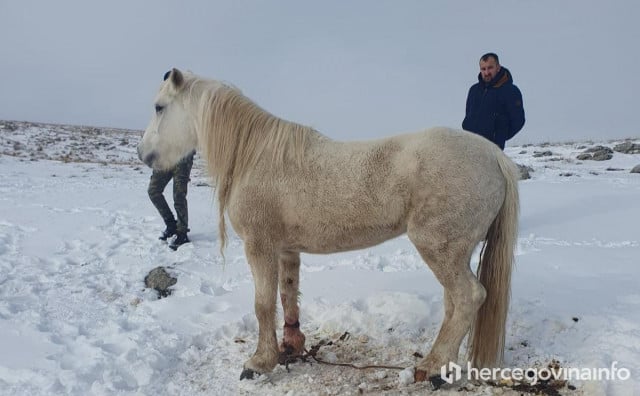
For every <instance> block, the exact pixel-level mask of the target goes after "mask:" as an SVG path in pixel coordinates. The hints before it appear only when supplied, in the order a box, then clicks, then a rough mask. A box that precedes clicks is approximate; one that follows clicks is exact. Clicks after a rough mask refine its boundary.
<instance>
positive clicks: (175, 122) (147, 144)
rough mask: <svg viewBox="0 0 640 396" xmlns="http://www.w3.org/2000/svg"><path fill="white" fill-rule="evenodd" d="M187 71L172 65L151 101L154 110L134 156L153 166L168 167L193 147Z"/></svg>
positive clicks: (193, 133) (194, 133) (195, 138)
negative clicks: (152, 101) (153, 99)
mask: <svg viewBox="0 0 640 396" xmlns="http://www.w3.org/2000/svg"><path fill="white" fill-rule="evenodd" d="M190 78H192V77H191V75H189V74H187V75H185V74H183V73H182V72H181V71H180V70H178V69H172V70H171V71H169V72H167V73H166V74H165V75H164V81H163V82H162V84H161V85H160V90H159V91H158V94H157V95H156V98H155V101H154V114H153V116H152V117H151V121H150V122H149V125H148V126H147V129H146V130H145V131H144V135H143V136H142V140H141V141H140V144H138V157H140V160H142V161H143V162H144V163H145V164H147V165H149V166H150V167H152V168H154V169H161V170H166V169H171V168H172V167H173V166H175V165H176V164H177V163H178V161H180V160H181V159H182V158H184V157H185V156H186V155H188V154H189V153H191V152H192V151H193V150H195V149H196V146H197V144H198V138H197V135H196V128H195V116H194V114H193V111H192V109H190V106H188V104H189V101H188V98H187V96H188V91H189V89H188V88H187V85H189V84H188V82H189V79H190Z"/></svg>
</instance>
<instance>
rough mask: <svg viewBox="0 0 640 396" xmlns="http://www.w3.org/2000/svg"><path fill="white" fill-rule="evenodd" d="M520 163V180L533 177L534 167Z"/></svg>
mask: <svg viewBox="0 0 640 396" xmlns="http://www.w3.org/2000/svg"><path fill="white" fill-rule="evenodd" d="M516 165H518V170H519V171H520V179H519V180H527V179H531V174H530V173H531V172H533V168H532V167H530V166H526V165H520V164H516Z"/></svg>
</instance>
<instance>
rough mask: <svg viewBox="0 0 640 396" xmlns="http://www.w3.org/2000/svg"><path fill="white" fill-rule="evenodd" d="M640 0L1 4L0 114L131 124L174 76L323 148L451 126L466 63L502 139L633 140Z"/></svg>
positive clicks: (465, 81)
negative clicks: (299, 129)
mask: <svg viewBox="0 0 640 396" xmlns="http://www.w3.org/2000/svg"><path fill="white" fill-rule="evenodd" d="M639 21H640V1H637V0H625V1H610V2H605V1H602V0H601V1H598V2H595V1H585V0H567V1H564V0H512V1H507V0H502V1H499V0H494V1H491V0H489V1H445V0H442V1H399V0H388V1H386V0H385V1H378V0H376V1H365V0H361V1H344V0H324V1H301V0H286V1H284V0H283V1H277V0H273V1H266V0H264V1H238V0H228V1H211V0H202V1H191V2H189V1H183V2H177V1H175V0H174V1H165V0H154V1H147V0H145V1H135V0H126V1H124V0H110V1H88V0H76V1H70V0H59V1H45V0H41V1H34V0H15V1H13V0H1V1H0V51H1V53H0V75H1V76H2V78H1V88H0V119H9V120H28V121H43V122H54V123H68V124H85V125H95V126H110V127H122V128H132V129H143V128H144V127H145V126H146V124H147V122H148V120H149V117H150V115H151V112H152V108H153V103H152V100H153V96H154V95H155V93H156V90H157V88H158V85H159V83H160V81H161V79H162V76H163V74H164V72H166V71H167V70H168V69H170V68H171V67H178V68H182V69H187V70H191V71H193V72H195V73H197V74H200V75H203V76H206V77H211V78H215V79H218V80H223V81H227V82H230V83H232V84H234V85H235V86H237V87H238V88H240V89H241V90H242V91H243V92H244V93H245V94H246V95H247V96H249V97H250V98H252V99H253V100H254V101H256V102H257V103H258V104H259V105H260V106H262V107H263V108H265V109H266V110H268V111H270V112H271V113H273V114H275V115H277V116H280V117H282V118H286V119H289V120H292V121H296V122H299V123H301V124H305V125H310V126H313V127H314V128H316V129H318V130H319V131H320V132H322V133H324V134H325V135H328V136H330V137H332V138H335V139H343V140H354V139H368V138H377V137H382V136H386V135H392V134H397V133H401V132H410V131H416V130H419V129H422V128H426V127H431V126H436V125H446V126H453V127H457V128H459V127H460V125H461V122H462V118H463V117H464V106H465V99H466V94H467V91H468V89H469V87H470V85H471V84H473V83H475V82H476V81H477V74H478V58H479V57H480V55H482V54H483V53H485V52H489V51H493V52H497V53H498V55H500V60H501V63H502V65H503V66H506V67H507V68H509V70H510V71H511V72H512V74H513V77H514V82H515V84H516V85H518V86H519V87H520V89H521V91H522V93H523V97H524V106H525V112H526V117H527V123H526V125H525V127H524V129H523V130H522V132H521V133H520V134H519V135H518V136H517V137H516V140H514V141H513V142H543V141H565V140H570V139H583V138H620V137H638V136H640V128H639V127H638V113H640V100H639V99H638V92H640V72H639V68H640V50H639V48H640V47H639V45H638V43H637V41H638V40H639V39H640V23H639Z"/></svg>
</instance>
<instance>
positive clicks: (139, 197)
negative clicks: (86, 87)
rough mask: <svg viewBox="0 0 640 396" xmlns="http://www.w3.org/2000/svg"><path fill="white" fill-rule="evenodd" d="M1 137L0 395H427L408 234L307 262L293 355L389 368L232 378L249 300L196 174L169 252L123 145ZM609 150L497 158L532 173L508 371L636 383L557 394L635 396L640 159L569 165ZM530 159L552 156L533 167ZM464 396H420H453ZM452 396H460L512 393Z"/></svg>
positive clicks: (105, 137) (433, 308)
mask: <svg viewBox="0 0 640 396" xmlns="http://www.w3.org/2000/svg"><path fill="white" fill-rule="evenodd" d="M0 124H2V123H1V122H0ZM7 125H8V124H6V123H5V124H2V125H0V138H1V142H0V152H1V153H2V155H0V174H2V178H0V393H1V394H3V395H24V394H29V395H45V394H46V395H49V394H65V395H66V394H70V395H87V394H94V395H102V394H105V395H106V394H114V393H119V394H124V395H134V394H168V395H197V394H201V395H223V394H267V395H268V394H274V395H276V394H277V395H283V394H285V395H307V394H317V395H325V394H327V395H331V394H359V393H360V392H364V393H377V394H425V393H429V392H430V391H431V387H430V385H429V384H414V383H413V381H412V379H413V370H412V367H413V365H414V364H415V363H416V361H417V358H416V357H414V353H416V352H419V353H422V354H425V353H426V352H427V351H428V348H429V347H430V345H431V344H432V342H433V340H434V339H435V336H436V334H437V331H438V328H439V325H440V321H441V319H442V316H443V306H442V288H441V287H440V285H439V284H438V282H437V281H436V280H435V278H434V277H433V274H432V273H431V272H430V271H429V270H428V268H427V267H426V265H425V264H424V263H423V262H422V260H421V259H420V258H419V256H418V255H417V253H416V251H415V250H414V249H413V247H412V245H411V243H410V242H409V241H408V239H407V238H406V237H400V238H397V239H395V240H392V241H389V242H386V243H384V244H382V245H379V246H376V247H373V248H371V249H367V250H362V251H354V252H347V253H341V254H334V255H326V256H321V255H303V256H302V269H301V292H302V296H301V320H300V322H301V328H302V330H303V332H304V333H305V334H306V336H307V348H310V347H311V346H313V345H316V344H318V343H320V342H325V343H328V342H330V344H331V345H325V346H323V347H321V348H320V349H319V353H318V357H319V358H322V359H323V360H326V361H329V362H336V363H351V364H355V365H360V366H362V365H390V366H398V367H400V368H402V369H404V370H401V369H398V370H393V369H380V368H375V369H367V370H357V369H354V368H349V367H337V366H330V365H324V364H318V363H313V364H312V363H310V362H308V363H294V364H291V365H289V367H288V370H287V369H286V368H285V367H284V366H279V367H277V368H276V369H275V370H274V371H273V373H270V374H268V375H262V376H260V377H259V378H258V379H256V380H253V381H246V380H245V381H239V375H240V372H241V370H242V364H243V362H244V361H245V360H246V359H248V358H249V357H250V355H251V353H253V351H254V348H255V345H256V340H257V321H256V319H255V317H254V315H253V283H252V279H251V275H250V271H249V268H248V265H247V263H246V260H245V258H244V255H243V250H242V243H241V241H240V240H239V239H238V238H237V236H235V234H233V233H231V235H230V238H229V246H228V247H227V249H226V251H225V255H226V261H223V259H222V258H221V256H220V254H219V246H218V241H217V218H216V217H217V214H216V212H217V210H216V208H215V200H214V190H213V189H212V188H211V187H210V186H209V184H208V179H207V177H206V175H205V174H204V171H203V167H202V165H203V164H202V160H201V159H199V158H198V159H197V160H196V165H195V168H194V171H193V173H192V184H191V186H190V189H189V196H188V199H189V212H190V228H191V230H192V232H191V233H190V237H191V239H192V243H191V244H187V245H184V246H182V247H180V249H178V251H177V252H173V251H172V250H170V249H169V248H168V247H167V245H166V243H165V242H161V241H159V240H158V239H157V237H158V235H159V233H160V231H161V230H162V229H163V227H162V224H161V220H160V218H159V216H158V215H157V213H156V212H155V209H154V208H153V206H152V205H151V202H150V201H149V199H148V197H147V194H146V188H147V183H148V180H149V176H150V171H149V170H148V169H147V168H145V167H144V166H142V165H141V164H140V163H139V162H138V161H137V158H136V157H135V144H136V142H137V141H138V139H139V136H140V135H139V133H138V132H134V131H126V130H97V131H92V130H91V128H88V129H86V130H84V132H83V130H82V129H80V128H75V127H61V126H53V125H39V124H29V123H14V124H12V125H14V128H12V129H15V130H11V129H10V128H8V127H7ZM16 125H17V128H15V126H16ZM83 136H84V137H83ZM635 142H636V143H638V142H640V140H635ZM616 143H618V142H593V143H563V144H551V145H527V146H517V147H509V148H507V153H508V154H509V155H510V156H511V157H512V158H513V159H514V160H515V161H516V162H518V163H520V164H526V165H528V166H530V167H532V168H533V169H534V172H533V173H532V179H530V180H524V181H521V182H520V191H521V218H520V236H519V240H518V247H517V257H516V270H515V272H514V275H513V288H512V305H511V309H510V317H509V322H508V334H507V349H506V353H505V367H520V368H527V367H540V366H546V364H547V363H549V362H550V361H551V360H553V359H556V360H558V361H559V362H560V364H561V365H562V366H563V367H585V368H600V367H606V368H608V367H610V366H611V365H612V363H613V362H614V361H616V362H618V367H624V368H626V369H628V370H629V371H630V373H631V378H630V379H628V380H625V381H622V380H613V381H579V380H578V381H569V383H570V384H571V385H573V386H575V387H576V388H577V389H576V390H571V389H568V388H566V387H565V388H563V389H561V393H562V394H585V395H598V394H607V395H631V394H640V289H639V288H638V280H639V279H640V277H639V275H640V266H639V265H638V264H639V262H638V257H640V239H639V238H640V234H638V229H640V228H639V226H638V224H637V223H638V221H639V219H640V201H639V200H638V197H639V196H640V175H639V174H632V173H629V170H630V169H631V168H632V167H633V166H635V165H638V164H639V163H640V155H628V154H621V153H617V152H616V153H615V154H614V157H613V159H612V160H609V161H603V162H596V161H583V162H582V161H577V160H576V159H575V158H576V156H577V155H578V154H579V153H581V152H582V151H583V148H580V147H581V146H592V145H595V144H603V145H606V146H609V147H613V146H614V145H615V144H616ZM545 150H551V151H552V152H553V154H554V155H553V156H551V157H533V154H534V152H536V151H545ZM607 168H618V169H622V170H607ZM568 173H571V174H572V176H561V174H568ZM166 195H167V198H168V199H169V200H170V195H171V194H166ZM475 262H477V254H476V256H475V257H474V263H473V264H474V265H475ZM158 266H164V267H167V268H168V271H169V272H170V273H171V274H173V275H175V276H177V278H178V282H177V284H176V285H175V286H173V293H172V295H171V296H169V297H167V298H163V299H158V298H157V293H156V292H155V291H153V290H148V289H145V287H144V282H143V280H144V277H145V275H146V274H147V273H148V272H149V271H150V270H151V269H153V268H155V267H158ZM279 315H280V316H279V319H278V321H279V322H282V318H281V312H279ZM346 332H348V333H349V334H348V335H346V336H345V333H346ZM341 338H343V339H341ZM460 360H461V361H462V356H461V359H460ZM460 386H461V385H453V386H444V387H443V388H442V389H440V390H438V391H437V392H435V393H437V394H449V393H451V394H458V393H460V392H458V389H459V388H460ZM464 387H465V388H464V389H466V390H464V389H463V391H462V393H463V394H519V393H517V392H514V391H510V390H509V389H503V388H497V387H492V386H490V385H486V384H481V385H477V384H473V383H466V384H464Z"/></svg>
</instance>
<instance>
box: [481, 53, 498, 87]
mask: <svg viewBox="0 0 640 396" xmlns="http://www.w3.org/2000/svg"><path fill="white" fill-rule="evenodd" d="M499 71H500V65H499V64H498V63H497V62H496V60H495V59H493V58H488V59H487V60H486V61H483V60H480V74H482V80H483V81H484V82H486V83H488V82H489V81H491V80H493V78H494V77H495V76H496V74H498V72H499Z"/></svg>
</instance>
